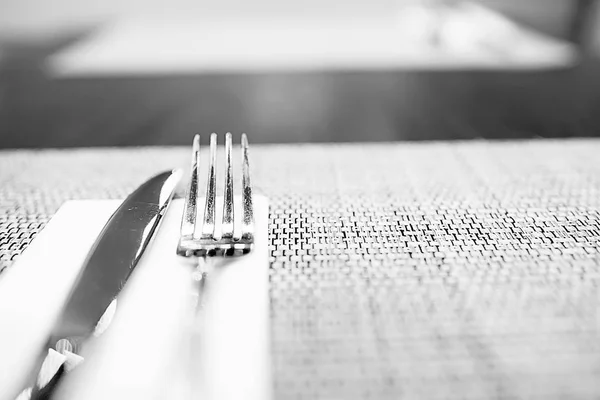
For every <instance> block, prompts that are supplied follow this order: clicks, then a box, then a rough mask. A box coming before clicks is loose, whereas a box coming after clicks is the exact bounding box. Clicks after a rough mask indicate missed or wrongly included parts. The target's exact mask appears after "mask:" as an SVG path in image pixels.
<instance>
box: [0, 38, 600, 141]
mask: <svg viewBox="0 0 600 400" xmlns="http://www.w3.org/2000/svg"><path fill="white" fill-rule="evenodd" d="M70 40H72V39H71V38H67V39H65V40H60V41H55V42H53V43H48V44H45V45H32V44H28V45H23V44H14V43H13V44H10V43H9V44H5V45H4V48H3V50H4V54H3V58H2V60H1V61H0V148H4V149H6V148H22V147H27V148H35V147H79V146H135V145H181V144H189V143H190V140H191V137H192V136H193V134H194V133H209V132H213V131H214V132H226V131H231V132H236V133H239V132H248V133H249V134H251V137H252V139H253V142H255V143H289V142H353V141H397V140H446V139H474V138H485V139H509V138H537V137H583V136H585V137H589V136H598V135H600V112H598V110H599V109H600V79H599V78H600V62H599V61H598V60H596V59H593V58H586V59H584V60H582V63H581V64H580V65H579V66H577V67H575V68H572V69H569V70H557V71H529V72H506V71H488V72H481V71H480V72H477V71H460V72H417V71H413V72H408V71H402V72H398V71H389V72H327V73H325V72H323V73H289V74H281V73H279V74H248V75H231V74H227V75H189V76H163V77H153V78H148V77H144V78H111V79H52V78H50V77H48V76H47V75H46V74H45V73H44V71H43V61H44V58H45V57H46V56H47V55H49V54H51V53H52V52H53V51H55V50H56V49H57V48H59V47H60V46H63V45H65V44H66V43H68V42H69V41H70Z"/></svg>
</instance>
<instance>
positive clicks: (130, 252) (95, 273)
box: [18, 170, 182, 400]
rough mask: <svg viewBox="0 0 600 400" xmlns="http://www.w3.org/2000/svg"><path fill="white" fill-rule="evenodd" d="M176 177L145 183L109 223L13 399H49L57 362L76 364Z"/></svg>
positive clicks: (58, 372)
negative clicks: (29, 378) (31, 379)
mask: <svg viewBox="0 0 600 400" xmlns="http://www.w3.org/2000/svg"><path fill="white" fill-rule="evenodd" d="M181 175H182V174H181V171H179V170H175V171H167V172H163V173H161V174H158V175H156V176H154V177H152V178H150V179H149V180H148V181H146V182H145V183H143V184H142V185H141V186H140V187H138V188H137V189H136V190H135V191H134V192H133V193H131V194H130V195H129V196H128V197H127V198H126V199H125V201H123V203H122V204H121V205H120V206H119V208H117V210H116V211H115V212H114V213H113V214H112V216H111V217H110V218H109V220H108V222H107V223H106V225H105V226H104V228H103V229H102V231H101V232H100V235H99V236H98V238H97V239H96V242H95V243H94V245H93V246H92V248H91V250H90V252H89V253H88V256H87V258H86V260H85V262H84V264H83V267H82V268H81V272H80V273H79V276H78V278H77V280H76V283H75V285H74V287H73V289H72V291H71V293H70V294H69V297H68V299H67V302H66V303H65V305H64V307H63V309H62V311H61V312H60V314H59V316H58V318H57V320H56V322H55V324H54V326H53V328H52V330H51V333H50V335H49V337H48V340H47V344H46V346H45V347H44V349H42V354H41V356H40V361H41V362H39V363H38V364H37V365H36V369H35V370H34V371H32V372H33V374H32V376H35V377H37V378H36V382H35V383H34V384H33V385H32V386H31V387H30V388H28V389H25V390H24V391H23V392H22V393H21V394H20V395H19V397H18V399H22V398H30V399H32V400H34V399H35V400H42V399H49V398H51V396H52V393H53V392H54V390H55V388H56V387H57V385H58V383H59V382H60V380H61V377H62V376H63V375H64V373H65V371H66V369H68V368H67V367H68V365H67V364H69V362H67V363H63V362H62V361H65V360H66V361H72V360H73V359H75V360H77V361H79V360H82V359H81V358H80V357H78V356H77V353H78V351H79V350H80V349H81V346H82V344H83V343H84V342H85V340H86V339H87V338H89V337H90V336H91V335H92V334H97V330H96V327H97V326H98V325H99V324H98V323H99V321H100V320H101V319H102V321H104V322H102V324H101V325H106V323H105V322H106V319H107V316H106V315H105V314H111V315H112V313H113V312H114V311H115V307H116V302H114V300H115V299H116V297H117V295H118V294H119V292H120V291H121V289H122V288H123V286H124V285H125V283H126V282H127V279H128V278H129V276H130V275H131V273H132V272H133V270H134V268H135V267H136V265H137V264H138V261H139V260H140V258H141V257H142V254H143V253H144V250H146V248H147V247H148V244H149V243H150V241H151V239H152V237H153V235H154V233H155V232H156V230H157V229H158V226H159V223H160V221H161V219H162V217H163V216H164V214H165V212H166V210H167V207H168V205H169V203H170V201H171V199H172V198H173V194H174V192H175V188H176V186H177V184H178V183H179V180H180V179H181ZM109 306H110V307H109ZM107 309H110V310H107ZM108 311H110V313H109V312H108ZM108 319H110V318H108ZM103 328H105V327H103ZM57 360H58V361H57ZM57 363H58V365H56V364H57ZM53 364H54V365H53ZM49 366H50V370H51V371H50V372H48V368H49ZM42 375H43V376H42Z"/></svg>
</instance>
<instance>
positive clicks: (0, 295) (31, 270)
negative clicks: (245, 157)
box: [0, 196, 271, 400]
mask: <svg viewBox="0 0 600 400" xmlns="http://www.w3.org/2000/svg"><path fill="white" fill-rule="evenodd" d="M254 201H255V223H256V229H257V231H256V247H255V250H254V251H253V252H251V253H250V254H248V255H247V256H244V257H240V258H229V259H226V260H223V259H213V260H209V262H208V263H206V264H201V265H200V267H202V269H203V270H204V271H208V273H207V274H204V275H201V274H198V273H197V272H198V271H199V268H198V267H199V266H198V263H197V262H195V261H193V260H190V259H184V258H180V257H177V256H176V255H175V247H176V244H177V240H178V235H179V225H180V221H181V215H182V209H183V201H182V200H174V201H173V203H172V204H171V206H170V208H169V210H168V212H167V214H166V215H165V218H164V220H163V222H162V224H161V226H160V229H159V231H158V232H157V234H156V237H155V238H154V240H153V242H152V243H151V245H150V247H149V248H148V249H147V251H146V253H145V254H144V256H143V257H142V259H141V260H140V263H139V265H138V267H137V268H136V270H135V271H134V273H133V274H132V276H131V278H130V279H129V281H128V283H127V285H126V286H125V288H124V289H123V291H122V293H121V295H120V296H119V297H118V299H117V300H116V302H115V303H114V307H113V308H112V310H113V311H114V318H112V321H111V323H110V325H109V327H108V329H106V330H105V331H104V332H103V333H102V335H97V337H93V338H91V339H90V340H89V341H88V342H87V343H86V347H84V349H83V350H82V352H81V355H82V356H83V357H84V359H85V361H84V362H83V363H81V364H79V366H78V367H77V368H75V369H74V370H73V371H71V372H69V374H68V375H67V378H66V379H65V381H64V385H62V386H61V388H60V390H59V393H58V395H59V396H58V397H59V398H66V399H71V398H72V399H96V398H98V399H106V398H111V399H114V398H123V399H125V398H127V399H131V398H144V399H148V398H169V399H171V398H184V397H185V398H188V397H189V396H190V395H192V396H193V397H194V398H202V399H238V398H244V399H268V398H270V397H271V373H270V355H269V354H270V352H269V343H270V340H269V292H268V265H269V264H268V244H267V233H268V230H267V228H268V202H267V199H266V198H264V197H261V196H256V197H255V200H254ZM118 205H119V201H104V200H103V201H95V200H89V201H72V202H67V203H65V205H64V206H63V207H62V208H61V209H60V210H59V211H58V213H57V214H56V215H55V217H54V218H53V219H52V221H50V223H49V224H48V225H47V226H46V228H45V229H44V231H43V232H41V233H40V234H39V235H38V237H37V238H36V239H35V240H34V242H33V243H32V244H31V245H30V247H29V248H28V249H27V250H26V252H25V253H24V254H23V255H22V256H21V258H20V259H19V260H18V261H17V262H16V263H15V265H14V266H13V267H12V268H11V270H10V271H7V272H6V273H5V274H3V275H2V278H1V279H0V324H1V326H2V327H3V329H2V330H0V354H2V357H1V358H0V378H1V379H0V398H2V399H3V398H7V399H9V398H10V399H11V400H12V399H14V396H13V395H11V394H14V393H18V392H19V389H20V388H21V385H22V384H23V382H24V380H26V374H27V373H28V372H29V371H30V369H31V366H32V365H33V363H34V362H36V361H37V359H38V356H39V349H40V346H42V345H43V343H44V341H45V340H46V335H47V334H48V332H49V330H50V329H51V327H52V323H53V321H54V320H55V318H56V316H57V315H58V313H59V312H60V307H61V305H62V304H63V303H64V301H65V300H66V297H67V295H68V291H69V289H70V288H71V286H72V284H73V283H74V281H75V278H76V275H77V273H78V271H79V269H80V268H81V263H82V262H83V260H84V258H85V256H86V254H87V251H88V250H89V248H90V246H91V245H92V243H93V242H94V240H95V238H96V236H97V234H98V233H99V232H100V230H101V229H102V227H103V225H104V223H105V222H106V220H107V219H108V218H109V216H110V215H111V214H112V212H113V211H114V210H115V209H116V207H117V206H118ZM82 221H85V224H82ZM199 293H201V296H200V298H201V302H200V303H199V302H198V297H199V296H198V295H199ZM198 304H199V306H198ZM98 328H100V327H98ZM98 328H97V332H98V331H99V329H98ZM103 329H104V328H103ZM103 329H102V330H103ZM11 396H12V397H11Z"/></svg>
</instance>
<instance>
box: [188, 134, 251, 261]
mask: <svg viewBox="0 0 600 400" xmlns="http://www.w3.org/2000/svg"><path fill="white" fill-rule="evenodd" d="M232 147H233V146H232V136H231V133H227V134H226V135H225V149H224V150H225V186H224V190H223V215H222V220H221V223H220V225H219V224H218V222H216V219H217V210H216V202H217V183H216V181H217V177H216V163H217V134H216V133H213V134H212V135H211V136H210V156H209V160H208V179H207V187H206V196H205V202H204V213H203V216H202V222H201V223H200V222H199V221H197V219H198V216H199V210H198V201H199V192H198V181H199V169H200V135H196V136H195V137H194V141H193V146H192V172H191V177H190V184H189V187H188V189H187V193H186V197H185V203H184V211H183V218H182V221H181V233H180V238H179V243H178V246H177V254H178V255H180V256H184V257H206V256H209V257H210V256H237V255H242V254H246V253H248V252H250V251H251V250H252V247H253V245H254V211H253V208H252V186H251V184H250V166H249V162H248V138H247V136H246V134H242V140H241V148H242V194H241V206H242V210H241V211H242V214H241V226H240V228H239V229H235V222H236V221H235V217H234V215H235V210H234V198H235V197H234V185H233V163H232V156H231V153H232Z"/></svg>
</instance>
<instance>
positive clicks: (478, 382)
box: [0, 139, 600, 399]
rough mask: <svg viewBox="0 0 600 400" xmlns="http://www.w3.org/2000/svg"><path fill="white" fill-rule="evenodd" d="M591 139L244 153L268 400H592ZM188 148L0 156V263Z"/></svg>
mask: <svg viewBox="0 0 600 400" xmlns="http://www.w3.org/2000/svg"><path fill="white" fill-rule="evenodd" d="M599 152H600V140H597V139H572V140H533V141H506V142H490V141H468V142H431V143H384V144H343V145H339V144H338V145H335V144H329V145H294V146H292V145H254V146H252V149H251V162H252V173H253V179H254V183H255V186H256V190H257V191H258V192H261V193H264V194H266V195H267V196H268V197H269V198H270V203H271V208H270V228H269V239H270V249H269V250H270V296H271V318H272V328H271V332H272V356H273V364H274V368H273V371H274V378H275V393H276V398H278V399H279V398H281V399H287V398H290V399H292V398H293V399H299V398H306V399H317V398H321V399H342V398H343V399H363V398H373V399H397V398H399V397H401V396H402V397H406V398H427V399H435V398H463V399H464V398H469V399H471V398H472V399H482V398H490V399H491V398H544V399H563V398H581V399H586V398H589V399H592V398H598V396H600V385H598V380H597V374H598V370H599V368H600V348H599V346H598V343H600V340H598V339H600V308H599V307H600V306H599V305H600V301H599V300H600V290H599V289H598V288H599V283H600V280H599V279H600V273H599V269H600V158H598V156H597V155H598V154H599ZM189 156H190V154H189V148H183V147H164V148H131V149H108V148H107V149H84V150H41V151H36V150H20V151H2V152H0V268H2V267H10V265H11V264H12V262H13V261H14V259H15V258H16V257H18V255H19V254H20V253H21V252H22V250H23V249H25V248H26V247H27V245H28V243H29V242H30V241H31V240H32V238H34V237H35V235H36V233H37V232H39V231H40V229H42V228H43V226H44V224H45V223H46V222H47V221H48V220H49V219H50V218H51V217H52V215H53V213H54V212H55V211H56V210H57V208H58V207H59V206H60V205H61V204H62V203H63V202H64V201H65V200H67V199H84V198H122V197H124V196H125V195H126V194H127V193H128V192H130V191H131V190H132V189H133V188H134V187H135V186H136V185H138V184H139V183H140V182H141V181H143V180H144V179H145V178H147V177H148V176H149V175H150V174H152V173H154V172H157V171H160V170H163V169H167V168H173V167H176V166H184V167H185V166H187V165H188V163H189V161H188V159H189Z"/></svg>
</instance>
